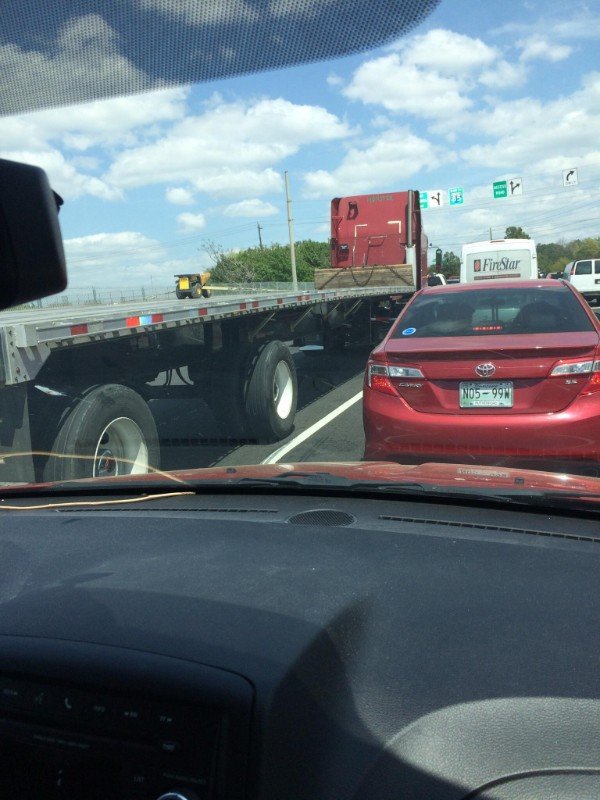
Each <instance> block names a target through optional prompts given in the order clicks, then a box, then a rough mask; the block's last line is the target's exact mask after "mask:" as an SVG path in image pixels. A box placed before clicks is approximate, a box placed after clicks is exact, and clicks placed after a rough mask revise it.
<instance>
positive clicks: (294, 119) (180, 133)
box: [106, 98, 350, 193]
mask: <svg viewBox="0 0 600 800" xmlns="http://www.w3.org/2000/svg"><path fill="white" fill-rule="evenodd" d="M349 133H350V129H349V128H348V126H347V125H346V124H345V123H343V122H341V121H340V120H339V119H338V118H337V117H336V116H335V115H333V114H331V113H329V112H328V111H326V110H325V109H324V108H321V107H319V106H309V105H298V104H294V103H291V102H289V101H288V100H284V99H281V98H279V99H263V100H258V101H255V102H252V103H249V102H246V103H244V102H242V101H239V102H233V103H223V102H221V103H218V102H214V101H213V102H212V103H211V104H210V106H209V107H208V108H207V110H206V111H205V113H204V114H202V115H200V116H190V117H187V118H186V119H184V120H182V121H180V122H178V123H176V124H175V125H174V126H173V127H172V128H171V130H170V131H169V132H168V133H167V134H166V135H165V136H162V137H160V138H159V139H158V140H157V141H155V142H152V143H151V144H147V145H143V146H141V147H137V148H129V149H127V150H125V151H124V152H122V153H120V154H119V155H118V156H117V158H116V159H115V161H114V163H113V164H112V166H111V168H110V170H109V171H108V173H107V176H106V179H107V181H108V182H110V183H111V184H113V185H115V186H119V187H121V188H126V187H133V186H145V185H148V184H152V183H161V182H170V181H191V182H192V183H193V184H194V185H196V186H197V187H198V188H200V189H203V190H204V191H210V189H209V188H206V187H210V184H211V182H212V181H216V182H217V184H218V183H219V182H221V184H223V181H220V179H221V178H222V176H223V175H224V174H225V175H227V174H231V175H232V176H234V175H235V173H237V172H239V171H246V172H253V171H254V172H256V171H258V172H260V171H261V170H264V169H266V168H271V167H272V165H273V164H274V163H276V162H278V161H280V160H282V159H284V158H287V157H289V156H290V155H293V154H294V153H296V152H297V151H298V149H299V148H300V147H302V146H303V145H307V144H312V143H316V142H323V141H328V140H331V139H337V138H343V137H345V136H347V135H349ZM225 183H227V182H226V181H225ZM255 193H256V192H255Z"/></svg>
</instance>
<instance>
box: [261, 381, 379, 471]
mask: <svg viewBox="0 0 600 800" xmlns="http://www.w3.org/2000/svg"><path fill="white" fill-rule="evenodd" d="M362 394H363V393H362V389H361V390H360V392H359V393H358V394H355V395H354V397H351V398H350V399H349V400H346V402H345V403H342V405H341V406H340V407H339V408H336V409H335V411H331V412H330V413H329V414H327V415H326V416H324V417H323V419H320V420H319V421H318V422H315V424H314V425H311V426H310V428H307V429H306V430H305V431H302V433H299V434H298V436H295V437H294V438H293V439H292V440H291V441H289V442H287V443H286V444H284V445H283V446H282V447H280V448H279V450H275V451H273V452H272V453H271V454H270V455H268V456H267V457H266V458H265V459H264V461H262V462H261V463H262V464H276V463H277V462H278V461H279V459H280V458H283V456H284V455H285V454H286V453H289V452H290V450H293V449H294V448H295V447H298V445H299V444H302V442H305V441H306V440H307V439H310V437H311V436H312V435H313V433H316V432H317V431H320V430H321V428H324V427H325V425H329V423H330V422H331V421H332V420H334V419H335V418H336V417H339V415H340V414H343V413H344V411H347V410H348V409H349V408H350V407H351V406H353V405H354V404H355V403H358V401H359V400H360V399H361V398H362Z"/></svg>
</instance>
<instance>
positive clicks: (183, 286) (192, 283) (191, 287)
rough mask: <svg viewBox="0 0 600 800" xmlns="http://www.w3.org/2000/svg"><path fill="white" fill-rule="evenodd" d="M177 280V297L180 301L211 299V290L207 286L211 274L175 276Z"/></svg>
mask: <svg viewBox="0 0 600 800" xmlns="http://www.w3.org/2000/svg"><path fill="white" fill-rule="evenodd" d="M175 278H176V280H177V283H176V284H175V295H176V297H177V299H178V300H183V299H184V298H186V297H192V298H196V297H210V289H209V288H208V285H207V284H208V280H209V278H210V272H201V273H195V274H188V275H175Z"/></svg>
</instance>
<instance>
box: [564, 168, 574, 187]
mask: <svg viewBox="0 0 600 800" xmlns="http://www.w3.org/2000/svg"><path fill="white" fill-rule="evenodd" d="M562 176H563V186H577V170H576V169H563V174H562Z"/></svg>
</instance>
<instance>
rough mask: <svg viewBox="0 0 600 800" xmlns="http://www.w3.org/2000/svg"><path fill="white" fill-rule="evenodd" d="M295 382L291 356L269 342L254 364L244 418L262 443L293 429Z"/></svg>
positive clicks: (279, 437) (286, 434) (281, 437)
mask: <svg viewBox="0 0 600 800" xmlns="http://www.w3.org/2000/svg"><path fill="white" fill-rule="evenodd" d="M297 401H298V381H297V378H296V367H295V365H294V360H293V358H292V354H291V353H290V350H289V348H288V347H286V346H285V345H284V344H283V343H282V342H277V341H275V342H269V343H268V344H266V345H265V346H264V347H262V348H261V349H260V350H259V351H258V353H257V358H256V360H255V361H254V364H253V367H252V370H251V373H250V379H249V382H248V388H247V392H246V418H247V420H248V424H249V426H250V428H251V430H252V431H253V433H254V434H255V435H256V436H257V437H258V438H259V439H261V440H262V441H267V442H273V441H278V440H279V439H283V438H284V437H286V436H288V435H289V434H290V433H291V432H292V431H293V429H294V417H295V416H296V404H297Z"/></svg>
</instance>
